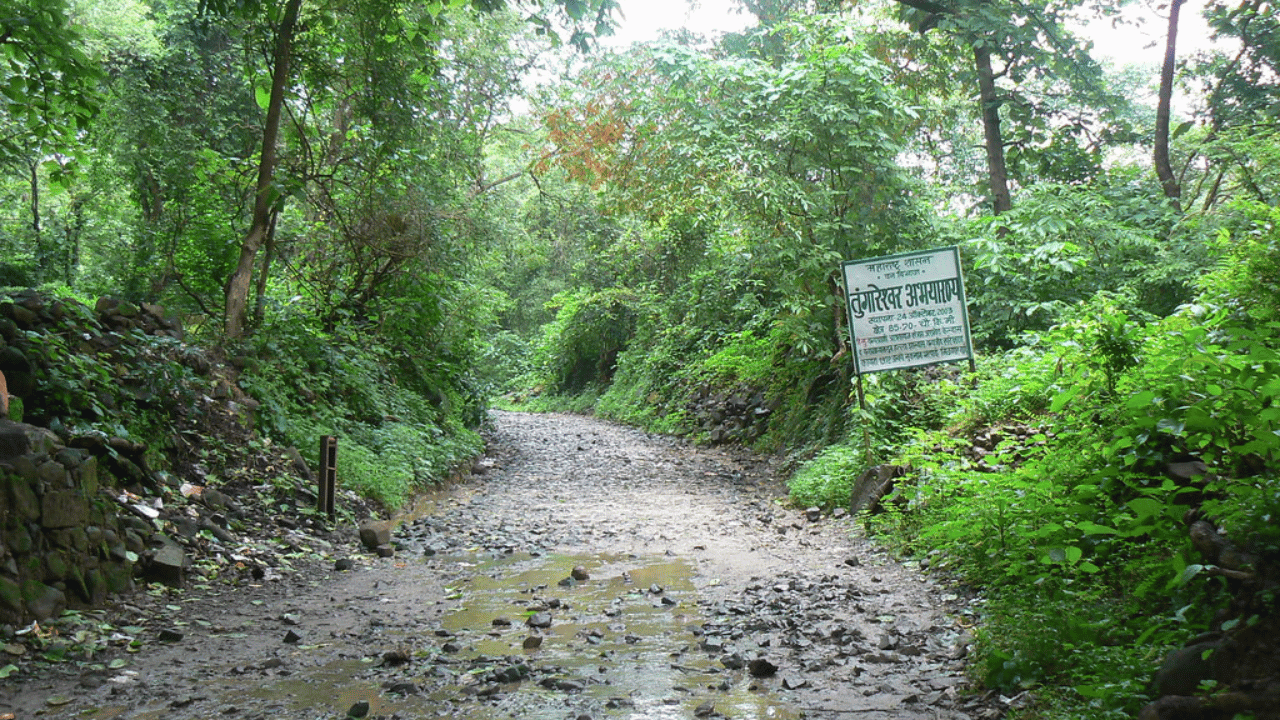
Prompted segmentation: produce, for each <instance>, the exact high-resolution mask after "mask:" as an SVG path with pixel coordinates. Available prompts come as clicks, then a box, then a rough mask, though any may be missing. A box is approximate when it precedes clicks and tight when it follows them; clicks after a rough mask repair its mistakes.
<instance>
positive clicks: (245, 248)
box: [225, 0, 302, 338]
mask: <svg viewBox="0 0 1280 720" xmlns="http://www.w3.org/2000/svg"><path fill="white" fill-rule="evenodd" d="M301 6H302V0H287V3H286V4H285V8H284V17H283V19H282V20H281V21H280V28H279V29H278V30H277V31H276V48H275V56H274V58H273V61H274V63H275V68H274V70H273V71H272V75H271V100H270V102H268V103H267V117H266V122H265V124H264V125H263V128H262V156H261V158H259V160H258V185H257V192H256V194H255V196H254V201H253V221H252V224H251V225H250V226H249V232H248V233H246V234H245V237H244V240H243V241H241V243H240V260H239V262H237V263H236V269H235V272H233V273H232V274H231V278H230V279H229V280H228V281H227V304H226V327H225V332H226V336H227V337H228V338H236V337H240V335H242V334H243V333H244V323H245V316H246V312H247V310H248V304H249V289H250V286H251V284H252V278H253V262H254V259H255V258H256V257H257V255H258V248H259V247H261V246H262V243H263V240H265V239H266V236H267V233H268V232H270V228H271V214H272V205H273V204H274V198H273V197H272V192H271V187H272V181H273V179H274V176H275V169H276V140H277V138H278V137H279V135H280V114H281V112H282V111H283V106H284V90H285V85H287V84H288V80H289V60H290V58H291V57H292V55H293V33H294V28H295V27H296V25H297V21H298V11H299V9H300V8H301Z"/></svg>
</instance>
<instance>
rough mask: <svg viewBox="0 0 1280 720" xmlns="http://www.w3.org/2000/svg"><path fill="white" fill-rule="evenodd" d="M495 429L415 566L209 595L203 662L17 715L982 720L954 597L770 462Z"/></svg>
mask: <svg viewBox="0 0 1280 720" xmlns="http://www.w3.org/2000/svg"><path fill="white" fill-rule="evenodd" d="M494 417H495V423H496V429H495V431H494V433H493V435H492V439H491V445H490V452H489V455H488V456H487V457H486V458H485V459H484V460H483V461H482V462H481V463H480V464H479V468H478V469H479V470H480V472H478V473H477V474H476V475H475V477H474V478H473V479H472V480H471V481H469V482H467V483H466V484H465V485H462V486H460V487H457V488H453V489H451V490H449V491H444V492H440V493H436V494H433V495H430V496H427V497H424V498H423V499H422V500H421V501H420V502H419V503H418V504H417V505H416V506H415V507H414V508H412V509H411V510H410V511H409V513H408V514H406V516H405V517H403V518H401V525H400V527H399V528H398V529H397V531H396V543H397V553H396V556H395V557H393V558H385V559H382V558H376V557H372V556H357V557H356V564H355V568H354V570H352V571H350V572H333V573H332V574H330V573H329V571H328V570H327V569H326V570H325V572H324V573H323V574H317V575H314V576H311V577H309V578H306V579H304V580H303V581H302V582H296V581H293V582H287V583H279V584H276V585H268V586H266V587H263V588H256V589H249V590H248V591H247V592H246V593H245V594H241V595H236V596H234V597H229V598H227V599H226V603H225V604H223V605H219V604H217V601H216V600H215V601H213V602H212V603H211V602H210V601H209V600H208V599H207V598H206V599H205V600H204V601H203V602H201V603H200V604H199V605H198V607H197V606H196V605H195V603H196V602H197V601H196V600H195V599H194V598H193V600H192V608H191V611H190V612H189V613H187V614H186V616H187V617H188V619H189V620H190V622H189V623H188V624H187V625H186V626H185V627H187V628H188V633H187V634H186V637H185V639H184V640H183V641H182V642H180V643H174V644H171V645H163V646H157V647H154V648H149V649H148V650H146V651H145V652H144V653H140V654H139V655H138V656H137V657H135V658H132V660H131V662H130V664H129V665H128V671H127V672H124V671H121V672H116V671H110V670H108V671H106V672H104V673H99V674H98V675H92V677H94V678H96V681H93V682H79V683H77V679H76V678H50V679H48V680H46V681H45V682H43V683H37V682H29V683H27V684H25V685H24V686H23V687H22V688H20V689H19V690H18V691H17V692H16V694H15V697H14V699H13V701H12V705H13V706H14V707H15V708H16V709H17V711H18V712H23V713H28V712H34V711H35V710H36V709H39V710H40V711H41V712H43V713H44V714H45V715H46V716H48V717H91V718H109V717H119V718H211V717H223V716H226V717H238V718H248V719H252V718H340V717H344V716H345V715H346V714H347V712H348V710H349V709H351V708H352V707H353V706H354V707H355V708H356V710H357V712H358V711H359V710H360V709H362V705H361V704H362V703H365V702H367V703H369V713H370V715H371V716H383V717H392V716H395V717H402V718H410V717H436V716H441V717H459V718H476V719H477V720H479V719H487V718H505V717H517V718H556V719H560V718H580V717H582V716H587V717H590V718H613V717H617V718H694V717H731V718H771V717H777V718H796V717H809V718H845V717H859V718H873V719H878V718H885V719H888V718H957V719H958V718H966V717H968V715H967V714H966V712H965V707H964V705H963V702H964V701H963V698H962V696H961V695H960V693H959V690H960V689H961V687H962V685H963V681H964V677H963V655H964V652H965V644H966V643H967V642H968V638H967V636H966V635H965V634H964V633H963V630H962V628H960V627H958V626H957V625H956V623H955V622H954V621H953V619H952V618H950V617H949V616H948V615H947V614H946V613H945V611H944V607H945V605H946V602H945V601H946V600H949V599H954V598H950V597H947V596H946V595H945V594H944V590H943V589H941V588H938V587H935V586H934V585H932V584H931V583H930V582H929V581H928V580H927V579H926V578H924V577H922V576H921V575H920V573H919V572H918V571H916V570H914V569H913V568H909V567H903V566H900V565H898V564H896V563H894V562H891V561H889V560H887V559H886V558H884V557H883V556H882V555H881V554H879V553H878V552H876V551H875V550H874V548H873V547H872V546H871V545H870V544H868V543H867V542H865V541H864V540H862V539H860V538H858V537H856V535H855V533H854V530H855V525H854V524H853V523H852V522H851V521H850V520H848V519H847V518H846V519H840V520H831V519H822V520H819V521H816V522H810V521H809V520H807V519H806V518H805V517H804V515H803V514H802V513H799V512H797V511H795V510H793V509H790V508H787V507H786V506H785V505H783V504H781V503H780V502H778V498H779V496H780V494H781V490H780V488H779V487H778V486H777V484H776V482H775V480H774V478H773V477H772V473H771V470H770V467H769V466H768V464H767V463H764V462H762V461H760V460H759V459H756V458H752V457H750V456H748V455H746V454H742V453H733V452H723V451H719V450H708V449H702V448H696V447H693V446H690V445H687V444H684V443H681V442H679V441H674V440H671V439H667V438H660V437H653V436H649V435H646V434H644V433H641V432H638V431H635V430H632V429H629V428H625V427H621V426H618V425H613V424H610V423H606V422H602V421H599V420H595V419H591V418H585V417H580V416H571V415H527V414H518V413H502V412H497V413H494ZM353 549H354V544H353ZM340 554H341V553H340ZM575 571H576V574H577V575H578V577H579V579H573V575H575ZM584 575H585V577H583V576H584ZM289 633H292V635H293V637H291V638H288V639H289V640H291V642H283V641H282V639H284V638H286V637H287V636H288V634H289ZM90 676H91V674H90V673H86V675H85V677H90ZM83 679H84V678H80V680H83ZM50 696H56V697H59V698H64V699H68V700H70V702H68V703H67V704H66V705H57V706H49V705H47V704H45V699H46V698H47V697H50ZM0 699H4V698H0ZM0 707H3V706H2V705H0ZM18 716H19V717H28V716H29V715H28V714H20V715H18Z"/></svg>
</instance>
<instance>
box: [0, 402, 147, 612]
mask: <svg viewBox="0 0 1280 720" xmlns="http://www.w3.org/2000/svg"><path fill="white" fill-rule="evenodd" d="M134 525H140V526H141V527H134ZM149 530H150V529H149V528H147V527H146V525H145V523H144V522H141V521H140V520H138V519H135V518H130V517H119V516H117V513H116V507H115V501H114V500H113V499H112V498H111V496H110V491H109V490H106V489H103V488H100V487H99V485H98V461H97V459H96V458H95V457H94V456H92V455H91V454H89V453H88V452H85V451H84V450H78V449H75V448H68V447H65V446H64V445H63V444H62V443H61V441H59V439H58V437H57V436H56V435H54V434H53V433H52V432H51V431H49V430H46V429H43V428H38V427H34V426H32V425H24V424H22V423H15V422H11V421H9V420H8V419H0V624H22V623H27V622H29V621H31V620H48V619H49V618H55V617H57V616H58V615H59V614H61V612H62V611H63V610H64V609H65V608H66V607H67V606H68V605H92V604H96V603H100V602H102V601H103V600H104V599H105V598H106V596H107V595H108V594H112V593H119V592H123V591H126V590H130V589H132V587H133V565H134V563H135V562H136V560H137V559H138V557H139V556H140V555H141V553H142V552H143V550H144V549H145V546H144V543H143V540H142V538H143V537H146V534H147V533H148V531H149Z"/></svg>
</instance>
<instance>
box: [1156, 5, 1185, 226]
mask: <svg viewBox="0 0 1280 720" xmlns="http://www.w3.org/2000/svg"><path fill="white" fill-rule="evenodd" d="M1184 2H1186V0H1171V2H1170V3H1169V32H1168V34H1167V36H1166V38H1165V45H1164V65H1163V66H1162V67H1161V68H1160V99H1159V104H1158V105H1157V106H1156V137H1155V166H1156V176H1158V177H1159V178H1160V187H1161V188H1162V189H1163V190H1164V196H1165V197H1167V198H1169V200H1171V201H1172V202H1173V205H1174V207H1176V208H1179V209H1181V205H1182V203H1181V197H1182V186H1181V184H1180V183H1179V182H1178V177H1177V176H1176V175H1174V173H1173V164H1172V163H1171V162H1170V161H1169V116H1170V113H1171V106H1172V104H1173V71H1174V69H1175V66H1176V64H1177V60H1178V52H1177V42H1178V15H1179V14H1180V12H1181V9H1182V4H1183V3H1184Z"/></svg>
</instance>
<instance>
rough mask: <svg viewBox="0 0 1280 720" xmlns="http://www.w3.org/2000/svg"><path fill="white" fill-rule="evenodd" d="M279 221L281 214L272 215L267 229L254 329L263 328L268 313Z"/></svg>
mask: <svg viewBox="0 0 1280 720" xmlns="http://www.w3.org/2000/svg"><path fill="white" fill-rule="evenodd" d="M279 219H280V214H279V213H271V226H270V227H269V228H267V238H266V247H264V248H263V251H262V269H261V270H259V271H258V288H257V291H256V292H255V293H254V300H253V326H254V327H262V320H263V318H264V317H265V315H266V311H267V277H268V276H269V274H270V272H271V261H272V260H273V259H274V258H275V254H276V221H277V220H279Z"/></svg>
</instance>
